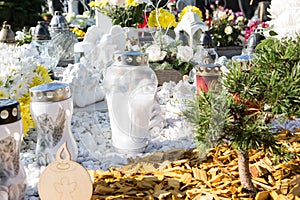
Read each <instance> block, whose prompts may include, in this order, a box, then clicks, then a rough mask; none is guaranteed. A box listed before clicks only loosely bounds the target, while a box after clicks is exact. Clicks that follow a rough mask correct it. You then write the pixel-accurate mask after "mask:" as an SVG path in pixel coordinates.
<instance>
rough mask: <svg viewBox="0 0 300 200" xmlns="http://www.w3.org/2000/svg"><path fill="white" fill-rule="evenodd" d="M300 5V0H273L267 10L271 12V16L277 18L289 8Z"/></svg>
mask: <svg viewBox="0 0 300 200" xmlns="http://www.w3.org/2000/svg"><path fill="white" fill-rule="evenodd" d="M295 7H300V1H299V0H284V1H282V0H272V1H271V5H270V8H268V9H267V11H268V12H269V13H270V18H271V19H275V18H277V17H278V16H279V15H280V14H281V13H283V12H284V11H285V10H287V9H288V8H295Z"/></svg>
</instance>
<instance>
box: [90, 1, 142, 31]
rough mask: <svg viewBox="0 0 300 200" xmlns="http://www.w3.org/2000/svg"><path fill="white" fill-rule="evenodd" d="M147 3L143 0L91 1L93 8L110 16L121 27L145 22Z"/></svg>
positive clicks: (135, 25)
mask: <svg viewBox="0 0 300 200" xmlns="http://www.w3.org/2000/svg"><path fill="white" fill-rule="evenodd" d="M146 5H147V3H146V2H145V1H143V0H141V1H138V0H100V1H97V2H95V1H91V2H90V3H89V6H90V7H91V8H92V9H94V10H97V11H98V12H101V13H103V14H104V15H106V16H108V17H110V18H111V20H112V24H113V25H120V26H121V27H137V26H138V24H139V23H143V22H144V18H143V13H144V11H145V7H146Z"/></svg>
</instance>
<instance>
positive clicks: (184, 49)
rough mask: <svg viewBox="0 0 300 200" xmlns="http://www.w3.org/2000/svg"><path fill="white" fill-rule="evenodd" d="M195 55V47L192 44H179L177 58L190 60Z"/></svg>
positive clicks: (184, 60) (183, 60) (185, 60)
mask: <svg viewBox="0 0 300 200" xmlns="http://www.w3.org/2000/svg"><path fill="white" fill-rule="evenodd" d="M193 55H194V51H193V48H192V47H190V46H178V47H177V55H176V57H177V59H180V60H181V61H182V62H189V61H190V60H191V59H192V58H193Z"/></svg>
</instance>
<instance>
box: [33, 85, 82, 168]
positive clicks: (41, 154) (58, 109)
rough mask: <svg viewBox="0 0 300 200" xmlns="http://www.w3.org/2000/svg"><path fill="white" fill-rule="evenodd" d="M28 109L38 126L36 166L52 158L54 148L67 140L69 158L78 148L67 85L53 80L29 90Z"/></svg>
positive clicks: (69, 92) (75, 154)
mask: <svg viewBox="0 0 300 200" xmlns="http://www.w3.org/2000/svg"><path fill="white" fill-rule="evenodd" d="M30 97H31V102H30V111H31V115H32V117H33V119H34V121H35V123H36V127H37V144H36V157H37V162H38V164H39V165H44V166H45V165H47V164H49V163H51V162H53V161H54V160H55V157H56V153H57V150H58V149H59V148H60V147H61V145H62V144H63V143H64V142H66V143H67V147H68V150H69V151H70V154H71V160H74V161H76V160H77V156H78V149H77V144H76V142H75V139H74V137H73V134H72V131H71V118H72V114H73V100H72V98H71V91H70V87H69V85H68V84H65V83H60V82H52V83H47V84H43V85H39V86H35V87H32V88H31V89H30Z"/></svg>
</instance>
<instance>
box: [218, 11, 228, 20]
mask: <svg viewBox="0 0 300 200" xmlns="http://www.w3.org/2000/svg"><path fill="white" fill-rule="evenodd" d="M226 17H227V14H226V12H224V11H220V12H218V18H220V19H221V20H223V19H226Z"/></svg>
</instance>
